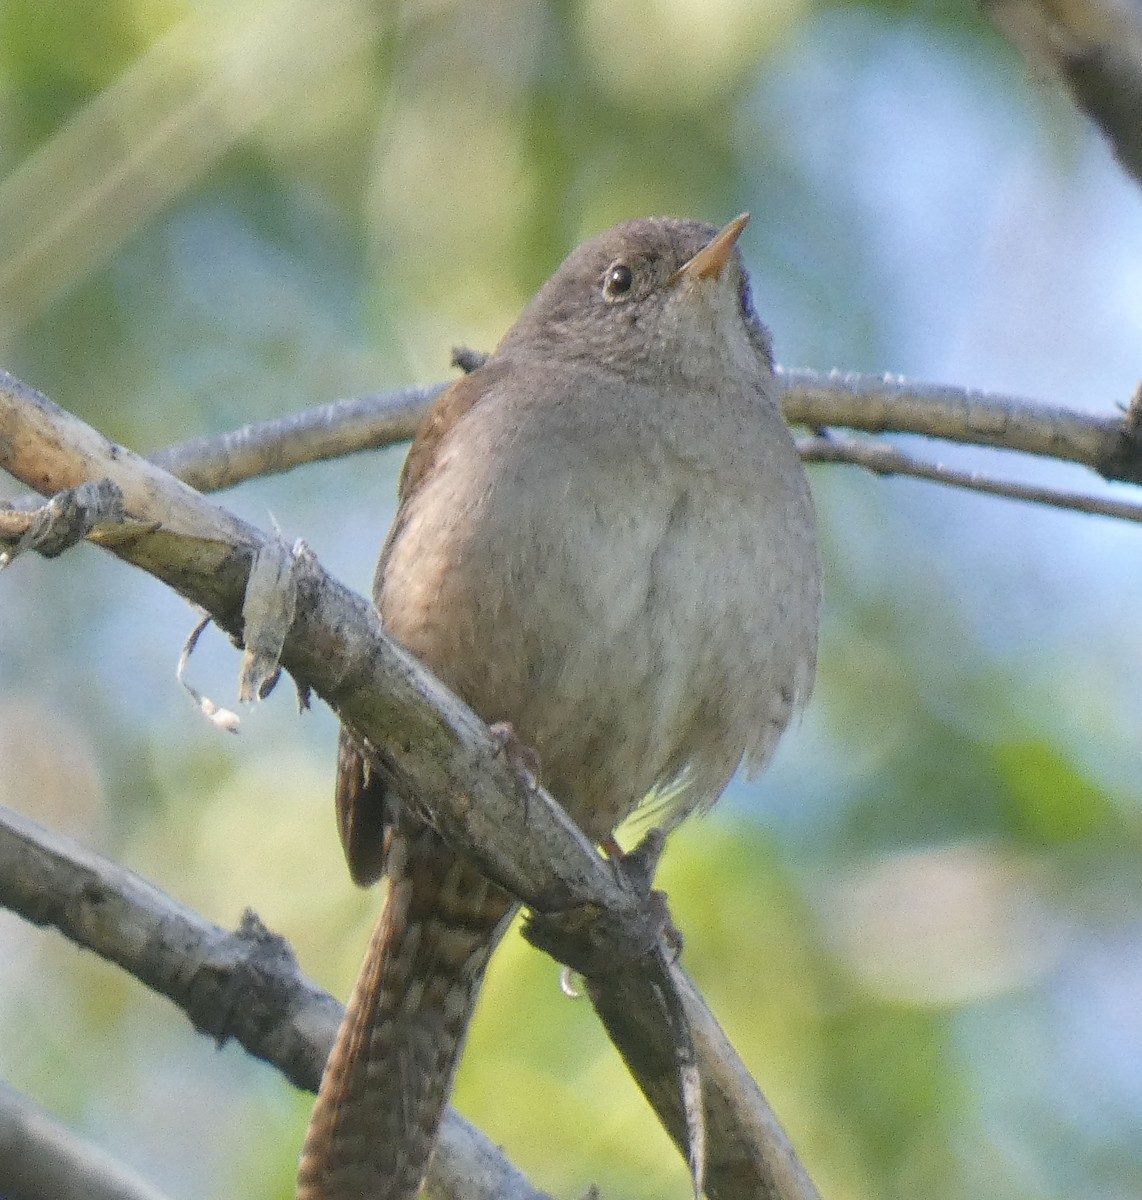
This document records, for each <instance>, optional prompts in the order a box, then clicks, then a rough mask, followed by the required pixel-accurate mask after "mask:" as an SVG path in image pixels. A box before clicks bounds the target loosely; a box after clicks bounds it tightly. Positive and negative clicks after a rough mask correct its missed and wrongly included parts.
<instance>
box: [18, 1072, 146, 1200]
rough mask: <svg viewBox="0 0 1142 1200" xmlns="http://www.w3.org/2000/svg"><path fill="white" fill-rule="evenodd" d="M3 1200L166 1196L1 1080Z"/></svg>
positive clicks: (140, 1199) (115, 1199) (142, 1199)
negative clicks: (77, 1135)
mask: <svg viewBox="0 0 1142 1200" xmlns="http://www.w3.org/2000/svg"><path fill="white" fill-rule="evenodd" d="M0 1179H2V1180H3V1181H4V1185H3V1186H4V1196H5V1200H165V1197H164V1196H163V1194H162V1193H161V1192H158V1191H156V1190H155V1189H154V1188H152V1187H151V1186H150V1184H148V1183H146V1182H145V1181H144V1180H143V1179H141V1178H140V1177H139V1176H138V1175H136V1174H135V1173H134V1172H133V1171H128V1170H127V1168H126V1167H124V1166H122V1164H120V1163H118V1162H116V1161H115V1160H114V1159H113V1158H112V1157H111V1156H110V1155H108V1154H105V1153H104V1152H103V1151H102V1150H100V1149H99V1148H98V1147H96V1146H94V1145H92V1144H91V1143H90V1142H86V1141H84V1140H82V1139H81V1138H78V1137H76V1135H75V1134H74V1133H72V1132H71V1131H70V1130H69V1129H67V1128H66V1127H65V1126H63V1125H61V1124H60V1123H59V1122H58V1121H56V1120H55V1118H54V1117H51V1116H49V1115H48V1114H47V1113H46V1112H44V1110H43V1109H42V1108H39V1107H38V1106H37V1105H35V1104H33V1103H32V1102H31V1101H30V1100H27V1099H25V1097H23V1096H21V1095H20V1093H19V1092H17V1091H14V1090H13V1089H12V1088H10V1087H6V1086H5V1085H4V1084H0Z"/></svg>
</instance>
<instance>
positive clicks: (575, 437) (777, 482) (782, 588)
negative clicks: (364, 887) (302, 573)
mask: <svg viewBox="0 0 1142 1200" xmlns="http://www.w3.org/2000/svg"><path fill="white" fill-rule="evenodd" d="M743 225H744V220H741V219H739V221H737V222H734V223H732V224H731V225H730V226H727V228H726V230H724V231H722V233H721V234H720V235H719V234H717V232H716V231H715V230H713V229H711V228H710V227H708V226H704V225H700V224H698V223H697V222H693V221H679V220H666V219H656V220H643V221H632V222H628V223H627V224H625V225H620V226H619V227H618V228H616V229H614V230H611V231H610V232H609V233H607V234H603V235H602V236H600V237H598V238H595V239H593V240H592V241H590V242H587V243H586V244H585V245H583V246H581V247H580V248H579V249H578V250H576V251H575V252H574V253H573V254H572V255H570V256H569V258H568V259H567V260H566V261H565V262H564V264H563V265H562V266H561V267H560V268H559V270H558V271H557V272H556V274H555V275H554V276H553V277H552V279H551V280H550V281H549V282H548V283H547V284H546V285H545V286H544V287H543V288H542V289H541V290H540V292H539V293H538V295H537V296H536V297H535V299H534V300H533V301H532V302H531V304H530V305H529V306H528V307H527V309H526V310H525V311H524V313H523V314H522V316H521V317H520V319H519V321H518V322H517V323H516V325H515V326H513V328H512V329H511V330H510V331H509V333H508V334H507V336H506V337H505V338H504V339H503V341H502V342H501V343H500V345H499V347H497V349H496V352H495V354H493V355H492V357H491V358H490V359H489V360H488V362H487V363H486V364H484V365H483V366H481V367H479V368H478V369H477V370H475V371H474V372H473V373H472V374H471V375H468V376H466V377H464V378H462V379H460V380H458V381H457V382H456V383H455V384H453V385H452V387H450V388H449V389H448V390H447V391H446V392H444V393H443V394H442V395H441V396H440V397H439V399H438V400H437V401H436V403H435V404H434V405H433V407H432V409H431V410H430V411H429V413H428V415H427V416H426V417H425V420H424V422H423V424H422V426H421V429H420V432H419V433H418V435H417V438H416V440H415V441H414V443H413V446H412V449H411V450H410V451H409V455H408V459H407V461H406V464H405V470H404V473H403V475H402V479H401V488H400V508H399V511H398V514H397V519H396V522H395V524H394V526H393V529H392V532H391V533H390V535H389V538H388V541H387V542H386V544H385V548H384V550H383V551H382V554H381V561H380V563H379V565H378V568H377V576H376V581H375V584H374V599H375V601H376V603H377V607H378V609H379V611H380V613H381V617H382V619H383V621H384V624H385V626H386V628H387V630H388V632H389V633H390V634H392V635H393V636H394V637H396V638H397V639H398V640H399V641H400V642H402V643H403V644H404V645H405V646H406V647H407V648H408V649H409V650H411V651H412V652H413V653H414V654H416V655H417V656H418V657H419V658H420V659H421V660H422V661H424V662H425V663H426V664H427V665H428V666H429V667H430V668H431V669H432V670H433V671H434V672H435V673H436V674H437V675H439V676H440V678H441V679H442V680H444V682H445V683H447V684H448V685H449V686H450V687H451V688H452V689H453V690H454V691H455V692H457V694H458V695H460V696H461V697H462V698H463V699H464V700H465V701H466V702H467V703H468V704H469V705H471V707H472V708H473V709H475V711H476V712H478V713H479V714H480V715H481V716H482V717H484V719H485V720H487V721H489V722H500V721H502V722H508V723H509V724H510V725H511V727H512V729H513V730H514V731H515V734H516V735H517V736H518V737H519V739H520V740H521V741H522V742H524V743H525V744H526V745H528V746H530V747H533V748H534V749H535V751H536V753H537V755H538V760H539V764H540V772H541V779H542V782H543V783H544V785H545V786H546V787H547V788H548V790H549V791H550V792H551V793H552V795H554V796H555V798H556V799H557V800H559V801H560V803H561V804H563V806H564V807H565V808H566V810H567V811H568V813H569V814H570V815H571V816H572V817H573V818H574V819H575V820H576V821H577V822H578V823H579V825H580V826H581V827H582V828H583V829H584V831H585V832H586V833H587V834H588V835H589V836H590V837H591V838H593V839H595V840H596V841H600V840H602V839H604V838H605V837H606V836H607V835H609V834H610V833H611V831H612V830H613V829H614V828H615V826H616V825H617V824H618V823H619V822H620V821H622V820H623V819H624V818H625V817H626V816H627V815H628V814H629V813H630V812H632V811H633V810H634V808H635V807H636V806H637V805H638V804H639V803H640V802H641V801H642V800H643V799H644V798H645V797H646V796H647V795H648V794H650V793H652V792H654V791H655V790H656V789H665V790H666V792H667V793H668V799H667V800H666V802H665V804H664V806H663V808H662V810H661V817H662V820H663V822H664V823H665V824H667V825H673V824H675V823H676V822H677V821H678V820H680V819H681V818H682V817H684V816H685V815H686V814H687V813H688V812H690V811H692V810H693V809H695V808H698V807H703V806H707V805H709V804H711V803H712V802H713V801H714V800H715V799H716V798H717V796H718V795H719V794H720V792H721V791H722V789H723V788H724V786H725V784H726V782H727V781H728V779H729V777H730V775H731V774H732V773H733V771H734V769H735V768H736V767H737V766H738V764H739V763H740V762H741V761H742V760H743V759H745V760H746V762H747V765H749V766H750V767H752V768H754V769H757V768H760V767H761V766H762V765H763V764H764V762H765V761H766V759H767V758H768V757H769V755H770V753H771V752H772V750H773V747H774V745H775V744H776V741H777V738H778V736H779V735H780V733H781V731H782V730H783V729H784V727H785V725H786V724H787V723H788V721H789V718H790V715H791V714H792V712H793V710H794V708H795V707H796V705H797V704H798V703H800V702H802V701H803V700H804V699H805V698H806V697H807V695H808V692H809V689H810V687H811V684H812V676H813V670H814V665H815V658H816V636H817V620H818V608H819V602H820V576H819V568H818V563H817V551H816V535H815V529H814V521H813V513H812V505H811V502H810V499H809V493H808V488H807V485H806V482H805V477H804V474H803V472H802V469H801V465H800V461H799V459H798V457H797V453H796V449H795V447H794V446H793V443H792V440H791V438H790V436H789V432H788V430H787V429H786V427H785V425H784V422H783V420H782V417H781V413H780V408H779V405H778V401H777V393H776V385H775V381H774V377H773V371H772V361H771V357H770V349H769V340H768V335H767V334H766V333H765V331H764V329H763V328H762V327H761V325H760V324H759V323H758V322H757V320H756V318H755V317H754V315H753V311H752V305H751V303H750V301H749V288H748V282H747V280H746V277H745V273H744V270H743V267H742V264H741V260H740V257H739V255H738V252H737V250H736V249H735V248H734V242H735V241H736V238H737V236H738V234H739V233H740V231H741V227H742V226H743ZM337 804H338V814H339V820H340V829H341V836H342V841H343V844H344V846H345V851H346V856H347V858H348V861H349V868H350V871H351V873H352V875H353V877H354V879H356V880H357V881H358V882H360V883H367V882H371V881H372V880H373V879H375V878H376V877H377V876H378V875H379V874H381V873H382V871H383V872H384V873H386V874H387V875H388V877H389V894H388V899H387V901H386V904H385V908H384V911H383V913H382V915H381V919H380V922H379V923H378V926H377V929H376V931H375V932H374V935H373V939H372V942H371V943H370V946H369V950H368V953H367V955H366V960H365V965H364V967H363V969H362V972H361V975H360V977H359V979H358V981H357V985H356V988H355V990H354V994H353V997H352V998H351V999H350V1002H349V1005H348V1007H347V1009H346V1016H345V1020H344V1023H343V1025H342V1027H341V1031H340V1033H339V1035H338V1039H337V1044H336V1046H335V1048H334V1051H333V1054H332V1055H331V1057H330V1060H329V1065H328V1066H327V1068H326V1074H325V1078H324V1080H323V1082H322V1087H321V1093H320V1096H319V1098H318V1102H317V1107H316V1109H315V1110H314V1116H313V1121H312V1123H311V1126H310V1130H309V1134H308V1136H307V1138H306V1144H305V1149H304V1150H303V1153H302V1161H301V1171H300V1177H299V1190H298V1197H299V1200H350V1198H352V1200H409V1198H411V1197H413V1196H415V1195H416V1193H417V1191H418V1190H419V1187H420V1184H421V1181H422V1179H423V1177H424V1173H425V1171H426V1169H427V1166H428V1160H429V1156H430V1154H431V1150H432V1146H433V1143H434V1140H435V1136H436V1130H437V1128H438V1126H439V1122H440V1117H441V1113H442V1110H443V1106H444V1104H445V1103H446V1101H447V1098H448V1094H449V1091H450V1089H451V1082H452V1077H453V1074H454V1072H455V1068H456V1064H457V1061H458V1059H459V1054H460V1050H461V1048H462V1044H463V1039H464V1034H465V1031H466V1029H467V1025H468V1021H469V1019H470V1016H471V1011H472V1007H473V1005H474V1003H475V999H476V994H477V991H478V988H479V985H480V981H481V979H482V977H483V972H484V969H485V967H486V964H487V961H488V957H489V956H490V954H491V951H492V950H493V949H494V947H495V945H496V942H497V941H498V940H499V938H500V937H501V936H502V934H503V931H504V929H505V927H506V925H507V923H508V921H509V920H510V917H511V914H512V913H513V912H514V909H515V904H514V902H513V901H512V899H511V897H509V896H508V895H507V894H506V893H504V892H503V891H501V890H500V889H499V888H497V887H496V886H495V885H493V884H491V883H489V882H488V881H487V880H485V879H484V878H483V877H481V876H480V875H479V873H478V872H476V871H475V870H474V869H473V868H472V867H471V866H470V865H469V864H467V863H466V862H465V861H464V860H463V859H462V858H460V857H458V856H457V855H455V854H454V852H453V851H452V850H451V849H450V848H449V847H448V846H446V845H445V844H444V843H443V842H442V841H441V840H440V838H439V837H438V836H437V835H436V834H435V833H433V832H432V831H430V830H429V829H427V828H426V827H425V826H424V825H423V824H421V823H420V822H419V821H417V820H416V818H415V817H413V816H412V815H411V813H409V812H408V811H407V810H405V809H404V807H403V806H402V804H401V802H400V798H399V796H398V795H396V794H395V792H394V791H393V790H392V789H391V788H390V787H389V786H388V783H387V781H386V780H384V779H382V778H380V776H379V775H378V774H375V773H372V772H371V771H370V768H369V765H368V761H367V758H366V757H365V756H364V755H363V754H362V752H361V751H360V750H359V749H358V748H357V747H356V746H355V745H354V743H353V742H352V741H351V740H350V739H348V738H347V737H346V736H344V735H343V736H342V741H341V753H340V761H339V768H338V788H337Z"/></svg>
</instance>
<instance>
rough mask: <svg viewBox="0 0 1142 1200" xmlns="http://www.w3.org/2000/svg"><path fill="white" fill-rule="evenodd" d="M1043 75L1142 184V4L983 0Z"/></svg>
mask: <svg viewBox="0 0 1142 1200" xmlns="http://www.w3.org/2000/svg"><path fill="white" fill-rule="evenodd" d="M983 7H984V10H985V11H986V12H987V14H988V15H989V16H990V17H991V19H992V21H993V22H994V23H995V25H996V27H997V28H998V29H999V30H1000V31H1001V32H1002V33H1004V34H1005V35H1006V36H1007V37H1008V38H1009V39H1010V40H1011V41H1012V42H1013V43H1014V44H1015V46H1016V47H1017V48H1018V49H1019V50H1020V51H1021V52H1022V53H1023V56H1024V57H1025V58H1026V59H1027V61H1028V62H1029V63H1030V64H1031V66H1032V67H1033V68H1035V69H1036V70H1038V71H1041V72H1042V71H1046V72H1049V73H1050V74H1052V75H1054V76H1056V77H1057V78H1058V79H1059V80H1061V81H1062V83H1063V85H1064V86H1065V87H1066V89H1067V91H1068V93H1069V94H1070V97H1071V99H1072V100H1073V101H1074V103H1075V104H1077V105H1078V106H1079V108H1081V109H1082V110H1083V111H1084V112H1085V113H1086V114H1087V116H1089V117H1090V118H1091V119H1092V120H1093V121H1094V122H1095V124H1096V125H1097V126H1098V127H1099V129H1101V130H1102V132H1103V134H1104V135H1105V136H1106V138H1107V140H1108V141H1109V142H1110V144H1111V146H1112V147H1113V148H1114V152H1115V153H1116V154H1117V155H1118V160H1119V162H1121V163H1122V165H1123V167H1125V168H1126V170H1127V171H1129V172H1130V174H1131V175H1133V176H1134V179H1135V181H1136V182H1138V183H1142V117H1140V114H1142V8H1140V7H1139V5H1138V4H1137V2H1136V0H984V6H983Z"/></svg>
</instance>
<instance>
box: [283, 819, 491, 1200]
mask: <svg viewBox="0 0 1142 1200" xmlns="http://www.w3.org/2000/svg"><path fill="white" fill-rule="evenodd" d="M387 869H388V874H389V880H390V883H389V894H388V898H387V900H386V902H385V906H384V910H383V911H382V913H381V916H380V919H379V920H378V922H377V925H376V928H375V929H374V931H373V936H372V939H371V941H370V943H369V949H368V953H367V955H366V957H365V962H364V965H363V966H362V968H361V973H360V975H359V976H358V978H357V983H356V985H355V987H354V989H353V995H352V997H351V998H350V1000H349V1003H348V1006H347V1007H346V1009H345V1017H344V1019H343V1021H342V1022H341V1028H340V1030H339V1031H338V1034H337V1041H336V1043H335V1044H334V1047H333V1052H332V1053H331V1054H330V1056H329V1061H328V1063H327V1064H326V1067H325V1075H324V1077H323V1078H322V1081H321V1090H320V1092H319V1094H318V1097H317V1105H316V1107H315V1108H314V1110H313V1117H312V1118H311V1120H310V1124H309V1131H308V1133H307V1134H306V1138H305V1145H304V1147H303V1148H302V1152H301V1165H300V1169H299V1172H298V1189H297V1200H412V1198H413V1197H415V1196H416V1195H417V1193H418V1192H419V1190H420V1186H421V1184H422V1182H423V1180H424V1176H425V1173H426V1172H427V1170H428V1162H429V1158H430V1157H431V1155H432V1149H433V1146H434V1145H435V1142H436V1133H437V1129H438V1128H439V1125H440V1119H441V1116H442V1114H443V1111H444V1106H445V1104H446V1103H447V1101H448V1096H449V1094H450V1093H451V1090H452V1078H453V1076H454V1074H455V1072H456V1065H457V1063H458V1061H459V1058H460V1052H461V1050H462V1049H463V1045H464V1037H465V1034H466V1033H467V1030H468V1022H469V1021H470V1019H471V1016H472V1009H473V1007H474V1005H475V1002H476V995H477V992H478V991H479V988H480V983H481V981H482V980H483V976H484V969H485V967H486V966H487V962H488V958H489V956H490V955H491V952H492V950H493V949H494V948H495V946H496V943H497V942H498V941H499V939H500V938H501V937H502V936H503V932H504V930H505V929H506V928H507V924H508V921H509V919H510V917H511V914H512V913H513V911H514V909H515V904H514V902H513V900H512V899H511V897H510V896H508V894H507V893H506V892H504V891H502V890H501V889H500V888H498V887H496V886H495V884H493V883H490V882H488V880H487V879H485V878H484V877H483V876H482V875H480V874H479V872H478V871H476V870H475V869H474V868H473V867H471V866H469V865H468V864H467V863H465V862H464V861H462V860H461V859H459V858H457V857H456V856H455V855H454V854H453V853H452V851H451V850H449V849H448V847H447V846H446V845H445V844H444V843H443V842H442V841H441V840H440V839H439V837H437V835H436V834H435V833H433V832H432V831H431V830H429V829H427V828H421V829H418V830H415V831H412V832H411V833H409V834H408V836H402V835H401V833H400V832H395V833H394V838H393V842H392V843H391V845H390V846H389V850H388V862H387Z"/></svg>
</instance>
